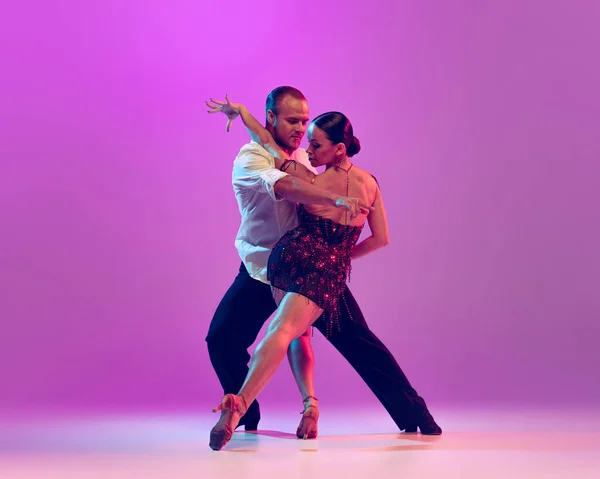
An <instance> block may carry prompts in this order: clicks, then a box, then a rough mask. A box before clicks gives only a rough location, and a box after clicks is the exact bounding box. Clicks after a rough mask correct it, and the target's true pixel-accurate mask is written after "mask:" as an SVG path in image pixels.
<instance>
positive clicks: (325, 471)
mask: <svg viewBox="0 0 600 479" xmlns="http://www.w3.org/2000/svg"><path fill="white" fill-rule="evenodd" d="M435 416H436V419H438V421H439V422H440V425H441V426H442V427H443V428H444V434H443V435H442V436H438V437H432V436H424V435H421V434H403V433H399V432H397V431H396V430H395V427H394V424H393V423H392V422H391V420H390V419H389V417H388V416H387V415H386V413H385V411H383V410H374V411H367V412H365V411H361V410H358V409H355V410H353V409H344V410H334V409H330V410H327V409H324V408H321V420H320V423H319V428H320V435H319V438H318V439H315V440H306V441H305V440H298V439H296V437H295V435H294V431H295V428H296V425H297V422H298V420H299V418H300V415H299V414H298V411H296V410H283V409H282V410H277V411H272V410H271V411H268V412H266V413H265V411H263V420H262V422H261V424H260V426H259V431H258V432H257V433H245V432H243V431H238V432H236V433H235V434H234V436H233V439H232V441H231V442H230V443H229V444H228V445H227V446H226V448H225V449H223V450H222V451H219V452H215V451H212V450H211V449H209V447H208V433H209V430H210V428H211V427H212V426H213V425H214V423H215V422H216V420H217V416H216V415H213V414H211V413H210V411H208V412H207V413H206V414H189V415H183V414H178V415H175V414H173V415H165V414H162V415H159V414H147V415H131V414H130V415H115V414H112V415H94V416H91V415H90V416H78V417H74V416H71V417H68V416H60V417H59V416H54V417H52V418H50V417H36V418H32V417H29V418H23V417H21V418H15V417H11V418H4V419H3V420H2V422H1V426H2V427H1V430H0V478H2V479H13V478H15V479H16V478H28V479H31V478H36V479H37V478H40V479H45V478H52V479H54V478H57V479H58V478H60V479H68V478H77V479H87V478H138V477H139V478H146V479H153V478H170V479H179V478H182V479H183V478H199V479H212V478H215V479H216V478H222V479H229V478H240V479H254V478H261V479H265V478H271V477H273V478H274V477H278V478H286V479H287V478H289V479H292V478H302V479H320V478H331V479H334V478H335V479H337V478H338V477H343V478H354V477H361V478H368V479H381V478H388V477H389V478H407V479H408V478H410V479H415V478H420V477H432V478H433V477H443V478H477V479H487V478H490V479H491V478H510V479H517V478H536V479H537V478H582V479H583V478H596V479H597V478H600V411H591V410H574V409H573V410H568V409H553V410H551V409H547V410H543V411H540V410H536V409H534V408H530V409H505V408H502V409H492V408H487V409H481V408H477V409H476V408H469V409H463V410H460V409H447V410H445V409H441V410H439V409H436V410H435Z"/></svg>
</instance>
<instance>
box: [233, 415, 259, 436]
mask: <svg viewBox="0 0 600 479" xmlns="http://www.w3.org/2000/svg"><path fill="white" fill-rule="evenodd" d="M259 421H260V413H258V414H256V413H255V414H252V413H250V412H248V413H246V414H245V415H244V416H243V417H242V419H240V422H239V423H238V425H237V427H236V429H237V428H238V427H240V426H242V425H243V426H244V430H246V431H256V430H257V429H258V423H259Z"/></svg>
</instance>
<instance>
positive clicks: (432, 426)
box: [404, 409, 442, 436]
mask: <svg viewBox="0 0 600 479" xmlns="http://www.w3.org/2000/svg"><path fill="white" fill-rule="evenodd" d="M417 427H418V428H419V429H420V430H421V434H425V435H427V436H439V435H440V434H441V433H442V428H441V427H440V426H439V425H438V424H437V423H436V422H435V419H433V416H432V415H431V413H430V412H429V410H428V409H425V410H424V411H423V412H422V413H421V417H420V418H419V419H418V423H417V424H414V423H413V424H407V426H406V428H405V429H404V432H405V433H415V432H417Z"/></svg>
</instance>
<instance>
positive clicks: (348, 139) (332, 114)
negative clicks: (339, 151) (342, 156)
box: [312, 111, 360, 156]
mask: <svg viewBox="0 0 600 479" xmlns="http://www.w3.org/2000/svg"><path fill="white" fill-rule="evenodd" d="M312 123H313V124H314V125H315V126H317V127H319V128H320V129H321V130H323V131H324V132H325V134H326V135H327V137H328V138H329V139H330V140H331V142H332V143H334V144H337V143H343V144H344V145H346V152H347V153H348V156H354V155H356V154H357V153H358V152H359V151H360V141H358V138H356V137H355V136H354V130H353V129H352V123H350V120H348V118H346V115H344V114H343V113H340V112H339V111H329V112H327V113H323V114H322V115H319V116H318V117H316V118H315V119H314V120H313V121H312Z"/></svg>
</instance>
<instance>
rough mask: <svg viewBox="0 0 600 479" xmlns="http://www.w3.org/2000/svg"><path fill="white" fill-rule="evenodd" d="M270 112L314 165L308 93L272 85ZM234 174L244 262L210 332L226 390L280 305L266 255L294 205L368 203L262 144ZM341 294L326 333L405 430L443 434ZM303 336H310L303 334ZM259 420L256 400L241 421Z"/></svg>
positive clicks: (277, 130) (250, 426)
mask: <svg viewBox="0 0 600 479" xmlns="http://www.w3.org/2000/svg"><path fill="white" fill-rule="evenodd" d="M266 111H267V125H266V128H267V129H268V130H269V132H270V133H271V135H272V136H273V138H274V139H275V141H276V142H277V143H278V144H279V146H281V148H282V149H284V150H285V151H286V152H287V153H288V154H289V156H290V158H292V159H295V160H296V161H298V162H302V163H303V164H304V165H305V166H307V167H309V168H311V167H310V165H309V162H308V159H307V155H306V152H305V151H304V150H303V149H301V148H299V146H300V142H301V140H302V138H303V136H304V133H305V132H306V128H307V125H308V119H309V117H308V103H307V101H306V98H305V97H304V95H303V94H302V93H301V92H300V91H299V90H297V89H296V88H293V87H289V86H282V87H278V88H275V89H274V90H273V91H272V92H271V93H270V94H269V96H268V97H267V103H266ZM230 122H231V120H230ZM230 122H229V123H230ZM229 123H228V128H229ZM232 179H233V187H234V192H235V195H236V198H237V201H238V205H239V208H240V213H241V215H242V221H241V225H240V228H239V231H238V234H237V238H236V241H235V245H236V247H237V250H238V253H239V255H240V258H241V259H242V264H241V265H240V270H239V273H238V275H237V277H236V278H235V280H234V282H233V284H232V285H231V287H230V288H229V290H228V291H227V292H226V293H225V296H224V297H223V299H222V300H221V302H220V303H219V306H218V307H217V310H216V312H215V314H214V317H213V319H212V322H211V324H210V327H209V331H208V335H207V337H206V341H207V344H208V352H209V355H210V359H211V362H212V365H213V367H214V369H215V372H216V373H217V376H218V377H219V381H220V382H221V385H222V387H223V390H224V393H225V394H228V393H233V394H236V393H237V392H238V391H239V389H240V388H241V386H242V384H243V382H244V379H245V378H246V374H247V373H248V361H249V360H250V355H249V354H248V348H249V347H250V346H251V345H252V344H253V343H254V341H255V340H256V337H257V336H258V333H259V331H260V329H261V328H262V326H263V324H264V323H265V321H266V320H267V319H268V318H269V317H270V316H271V314H272V313H273V312H274V311H275V309H276V305H275V301H274V300H273V297H272V295H271V289H270V285H269V282H268V281H267V260H268V258H269V254H270V251H271V248H272V247H273V246H274V244H275V243H276V242H277V241H278V240H279V238H280V237H281V236H283V234H284V233H286V232H287V231H288V230H290V229H292V228H293V227H295V226H296V225H297V217H296V210H295V203H305V204H330V205H334V204H335V205H336V206H338V207H343V208H346V209H348V210H349V211H350V212H351V213H354V212H356V211H358V210H359V209H360V208H361V207H363V208H364V207H365V206H368V205H364V204H360V203H359V201H358V200H356V199H353V198H344V197H339V196H337V195H334V194H332V193H330V192H328V191H325V190H322V189H320V188H317V187H315V186H313V185H311V184H309V183H307V182H304V181H302V180H300V179H299V178H296V177H293V176H291V175H288V174H287V173H285V172H282V171H280V170H278V169H276V168H275V164H274V160H273V157H272V156H271V155H269V153H267V151H266V150H265V149H264V148H262V147H261V146H260V145H259V144H257V143H249V144H247V145H244V146H243V147H242V149H241V150H240V152H239V154H238V156H237V158H236V159H235V161H234V167H233V175H232ZM342 296H343V297H342V298H341V299H340V304H341V308H340V318H339V324H340V327H339V330H337V331H334V332H333V333H331V332H330V335H326V337H327V339H328V340H329V341H330V342H331V343H332V344H333V346H334V347H335V348H336V349H337V350H338V351H339V352H340V353H341V354H342V355H343V356H344V358H345V359H346V360H347V361H348V362H349V363H350V365H351V366H352V367H353V368H354V369H355V370H356V372H357V373H358V374H359V375H360V376H361V377H362V379H363V380H364V381H365V383H366V384H367V385H368V386H369V387H370V388H371V390H372V391H373V393H374V394H375V395H376V396H377V398H378V399H379V401H381V403H382V404H383V406H384V407H385V408H386V410H387V411H388V412H389V414H390V415H391V417H392V419H393V420H394V422H395V423H396V424H397V426H398V427H399V428H400V429H401V430H405V431H406V432H416V431H417V428H418V429H420V430H421V433H423V434H441V432H442V430H441V428H440V427H439V426H438V425H437V424H436V422H435V420H434V419H433V417H432V416H431V414H430V413H429V411H428V409H427V406H426V404H425V401H424V400H423V398H421V397H420V396H419V395H418V394H417V393H416V391H415V390H414V389H413V387H412V386H411V385H410V383H409V381H408V379H407V378H406V376H405V375H404V373H403V372H402V370H401V369H400V367H399V366H398V363H397V362H396V360H395V359H394V357H393V356H392V355H391V353H390V352H389V350H388V349H387V348H386V347H385V346H384V345H383V343H382V342H381V341H380V340H379V339H378V338H377V337H376V336H375V335H374V334H373V333H372V332H371V331H370V330H369V327H368V326H367V323H366V321H365V319H364V317H363V315H362V312H361V311H360V308H359V306H358V304H357V302H356V300H355V299H354V297H353V296H352V294H351V293H350V290H349V289H348V288H347V287H346V290H345V291H344V293H343V295H342ZM314 326H315V327H316V328H317V329H318V330H319V331H320V332H321V333H322V334H324V335H325V333H326V330H325V327H326V325H325V323H324V321H323V320H322V319H321V318H319V319H318V320H317V321H316V322H315V323H314ZM302 340H309V338H299V341H302ZM259 420H260V410H259V404H258V401H254V402H253V403H252V405H251V406H250V407H249V408H248V411H247V413H246V414H245V415H244V417H243V418H242V420H241V422H240V425H241V424H244V426H245V429H246V430H255V429H256V428H257V427H258V422H259Z"/></svg>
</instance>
